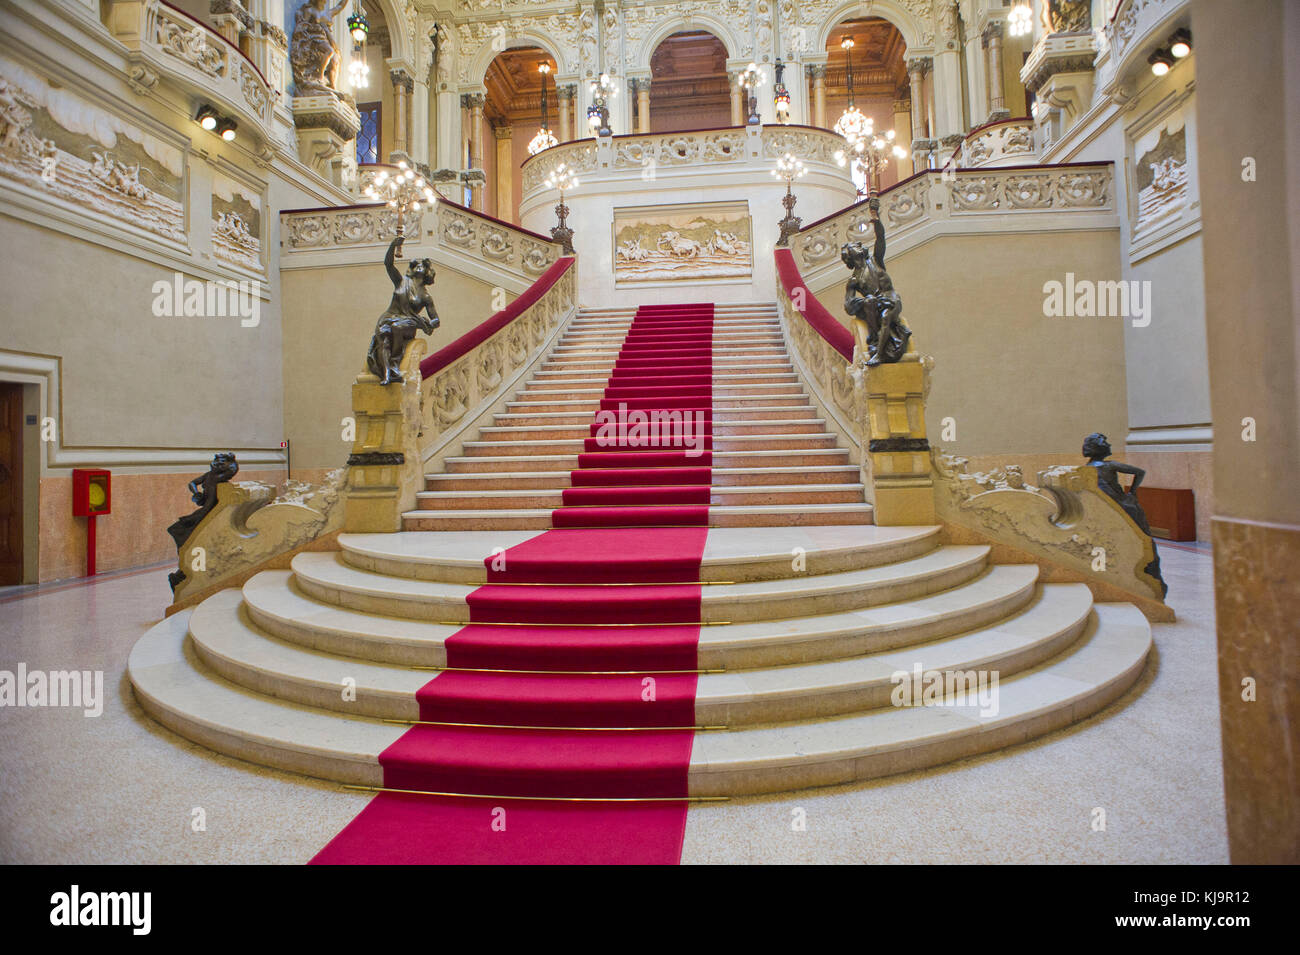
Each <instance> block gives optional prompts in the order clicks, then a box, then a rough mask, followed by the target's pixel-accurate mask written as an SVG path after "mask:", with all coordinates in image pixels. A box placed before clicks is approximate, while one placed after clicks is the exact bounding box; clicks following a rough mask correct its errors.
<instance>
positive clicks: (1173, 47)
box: [1169, 29, 1192, 60]
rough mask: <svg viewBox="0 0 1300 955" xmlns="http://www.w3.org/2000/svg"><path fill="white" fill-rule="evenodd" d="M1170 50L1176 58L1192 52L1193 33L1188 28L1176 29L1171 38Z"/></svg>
mask: <svg viewBox="0 0 1300 955" xmlns="http://www.w3.org/2000/svg"><path fill="white" fill-rule="evenodd" d="M1169 52H1170V53H1171V54H1173V57H1174V59H1175V60H1181V59H1182V58H1183V57H1185V56H1186V55H1187V54H1188V53H1191V52H1192V34H1191V33H1190V32H1189V31H1187V30H1181V29H1180V30H1175V31H1174V35H1173V36H1171V37H1170V38H1169Z"/></svg>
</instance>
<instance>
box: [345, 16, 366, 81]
mask: <svg viewBox="0 0 1300 955" xmlns="http://www.w3.org/2000/svg"><path fill="white" fill-rule="evenodd" d="M348 32H349V33H351V34H352V60H351V62H349V63H348V81H349V82H350V83H351V84H352V88H353V89H358V90H359V89H364V88H365V87H366V86H368V85H369V84H370V66H369V65H368V64H367V63H366V47H365V43H366V36H367V35H368V34H369V33H370V21H369V20H367V19H366V11H365V10H364V9H363V8H362V6H361V0H357V2H356V5H355V6H354V7H353V8H352V16H350V17H348Z"/></svg>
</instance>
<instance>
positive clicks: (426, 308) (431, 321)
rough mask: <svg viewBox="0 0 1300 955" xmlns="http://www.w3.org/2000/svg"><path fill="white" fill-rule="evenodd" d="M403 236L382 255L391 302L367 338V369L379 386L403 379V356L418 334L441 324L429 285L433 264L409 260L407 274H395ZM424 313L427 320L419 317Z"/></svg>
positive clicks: (423, 260)
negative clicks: (395, 264)
mask: <svg viewBox="0 0 1300 955" xmlns="http://www.w3.org/2000/svg"><path fill="white" fill-rule="evenodd" d="M402 238H403V237H402V236H400V235H399V236H398V237H397V238H395V239H394V240H393V241H392V243H391V244H390V245H389V246H388V253H387V254H386V255H385V256H384V268H386V269H388V277H389V278H390V279H392V281H393V300H392V301H391V302H389V303H388V309H387V310H386V311H385V312H384V314H382V315H380V316H379V321H378V322H377V323H376V324H375V334H374V335H373V336H372V337H371V339H370V351H369V353H367V355H366V367H367V368H368V369H370V373H371V374H373V375H374V376H375V377H377V378H378V379H379V382H380V384H384V385H387V384H391V383H392V382H394V381H401V380H402V371H401V364H402V356H403V355H404V354H405V353H406V346H407V345H409V344H411V342H412V340H414V338H415V333H416V332H417V331H423V332H424V333H425V334H426V335H428V334H431V333H432V332H433V330H434V329H435V328H437V327H438V325H439V324H440V320H439V318H438V310H437V309H436V308H435V307H434V304H433V297H432V296H431V295H430V294H429V286H430V285H432V284H433V278H434V271H433V263H432V262H431V261H430V260H429V259H412V260H411V263H410V264H409V265H408V266H407V267H406V274H405V275H403V274H402V273H401V272H399V271H397V268H396V267H395V266H394V265H393V257H394V255H395V254H396V253H397V251H398V250H399V249H400V248H401V246H402ZM421 312H427V313H428V316H429V317H428V318H425V317H424V315H422V314H420V313H421Z"/></svg>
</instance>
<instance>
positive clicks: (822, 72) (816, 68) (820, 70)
mask: <svg viewBox="0 0 1300 955" xmlns="http://www.w3.org/2000/svg"><path fill="white" fill-rule="evenodd" d="M806 69H807V70H808V75H809V76H811V77H812V78H813V79H815V80H824V79H826V64H825V63H814V64H812V65H811V66H808V67H806Z"/></svg>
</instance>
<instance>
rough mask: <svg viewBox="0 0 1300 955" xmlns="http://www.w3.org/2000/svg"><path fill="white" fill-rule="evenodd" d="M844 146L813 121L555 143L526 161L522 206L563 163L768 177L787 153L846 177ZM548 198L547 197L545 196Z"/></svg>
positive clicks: (594, 172) (645, 174)
mask: <svg viewBox="0 0 1300 955" xmlns="http://www.w3.org/2000/svg"><path fill="white" fill-rule="evenodd" d="M844 148H845V142H844V139H843V137H841V136H840V135H839V134H838V133H834V132H831V131H830V130H826V129H818V128H815V127H812V126H781V125H774V126H731V127H725V128H722V129H702V130H690V131H685V132H671V133H648V134H639V135H630V136H606V137H602V138H600V139H578V140H574V141H573V142H568V143H562V144H561V145H559V146H553V147H551V148H550V149H547V150H545V151H543V152H541V153H538V154H537V155H536V156H532V157H530V158H528V159H527V160H525V161H524V165H523V194H522V200H521V205H520V209H521V211H522V210H523V209H524V208H525V207H528V206H530V205H533V204H535V203H536V201H537V200H538V197H539V196H541V195H542V194H543V193H548V192H553V190H550V189H548V187H547V186H546V178H547V176H549V175H550V174H551V172H552V171H554V169H555V168H556V167H557V166H559V165H560V164H561V163H563V164H564V165H565V166H566V167H568V168H569V169H571V170H573V171H574V173H575V174H576V175H577V176H578V178H579V180H580V181H582V180H584V179H589V180H592V181H595V182H600V181H603V180H619V179H626V178H629V174H631V178H637V177H641V178H645V179H651V178H657V177H658V176H659V175H662V174H668V175H671V174H673V173H674V172H677V171H681V172H692V173H693V172H698V171H700V169H701V167H710V168H716V167H731V168H736V169H739V170H747V171H749V172H750V174H753V173H754V172H755V171H758V174H759V175H761V176H764V177H768V178H770V177H769V176H768V170H769V169H770V168H771V167H772V165H773V164H774V163H775V161H776V160H777V159H778V158H780V157H781V156H783V155H785V154H786V153H787V152H788V153H792V154H793V155H795V156H796V157H798V158H799V159H801V160H803V163H804V165H805V166H806V167H808V169H809V170H810V172H812V171H818V172H822V173H825V174H829V175H831V176H833V177H835V178H837V179H843V180H844V181H845V182H848V181H849V178H848V172H847V171H846V170H844V169H843V168H842V167H840V165H839V163H838V161H837V160H836V158H835V153H836V152H837V151H840V150H843V149H844ZM546 201H549V199H547V200H546Z"/></svg>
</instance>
